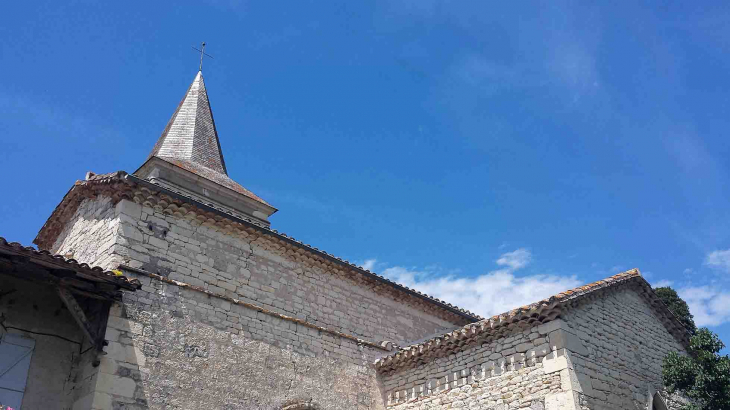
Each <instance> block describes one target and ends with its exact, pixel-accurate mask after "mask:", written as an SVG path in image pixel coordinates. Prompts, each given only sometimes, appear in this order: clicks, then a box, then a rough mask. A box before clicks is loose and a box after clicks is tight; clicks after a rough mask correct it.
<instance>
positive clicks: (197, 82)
mask: <svg viewBox="0 0 730 410" xmlns="http://www.w3.org/2000/svg"><path fill="white" fill-rule="evenodd" d="M153 157H158V158H160V159H163V160H165V161H166V162H169V163H171V164H174V165H176V166H178V167H180V168H182V169H184V170H186V171H189V172H192V173H193V174H196V175H198V176H200V177H203V178H205V179H207V180H209V181H212V182H214V183H216V184H218V185H222V186H224V187H226V188H228V189H231V190H233V191H235V192H238V193H239V194H243V195H245V196H247V197H249V198H251V199H253V200H256V201H258V202H261V203H263V204H265V205H268V206H271V205H269V204H268V203H267V202H266V201H264V200H263V199H261V198H260V197H259V196H258V195H256V194H254V193H253V192H251V191H249V190H248V189H246V188H244V187H243V186H241V185H240V184H239V183H237V182H236V181H234V180H232V179H231V178H230V177H229V176H228V171H227V169H226V163H225V160H224V159H223V151H222V150H221V144H220V139H219V138H218V131H217V130H216V127H215V121H214V120H213V110H212V109H211V108H210V101H209V100H208V92H207V90H206V88H205V81H204V80H203V73H202V72H198V74H197V75H196V76H195V79H193V82H192V83H191V84H190V87H188V90H187V92H186V93H185V96H184V97H183V99H182V101H180V104H178V106H177V109H176V110H175V112H174V113H173V114H172V117H171V118H170V121H169V122H168V123H167V126H166V127H165V130H164V131H162V135H160V138H159V139H158V140H157V143H156V144H155V146H154V148H152V152H150V155H149V156H148V157H147V160H149V159H151V158H153Z"/></svg>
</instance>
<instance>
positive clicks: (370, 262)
mask: <svg viewBox="0 0 730 410" xmlns="http://www.w3.org/2000/svg"><path fill="white" fill-rule="evenodd" d="M377 261H378V260H377V259H367V260H365V262H363V263H361V264H360V267H361V268H363V269H365V270H369V271H372V270H373V268H374V267H375V263H376V262H377Z"/></svg>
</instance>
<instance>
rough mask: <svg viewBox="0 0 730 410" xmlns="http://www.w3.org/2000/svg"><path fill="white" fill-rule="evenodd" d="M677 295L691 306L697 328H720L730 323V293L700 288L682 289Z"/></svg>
mask: <svg viewBox="0 0 730 410" xmlns="http://www.w3.org/2000/svg"><path fill="white" fill-rule="evenodd" d="M677 293H679V296H680V297H682V299H684V300H685V301H686V302H687V304H688V305H689V310H690V312H692V314H693V315H694V320H695V323H696V324H697V326H718V325H721V324H723V323H727V322H730V292H728V291H723V290H721V289H717V288H715V287H710V286H698V287H686V288H682V289H679V290H678V291H677Z"/></svg>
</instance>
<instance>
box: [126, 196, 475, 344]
mask: <svg viewBox="0 0 730 410" xmlns="http://www.w3.org/2000/svg"><path fill="white" fill-rule="evenodd" d="M116 211H117V217H118V218H119V233H118V235H119V238H118V239H117V241H116V245H115V247H114V253H115V255H118V256H119V257H121V259H123V261H124V263H125V264H127V265H129V266H131V267H134V268H141V269H144V270H146V271H149V272H152V273H158V274H160V275H162V276H165V277H167V278H170V279H174V280H177V281H180V282H184V283H187V284H190V285H194V286H199V287H202V288H204V289H206V290H209V291H211V292H213V293H215V294H220V295H224V296H227V297H232V298H236V299H240V300H243V301H245V302H249V303H252V304H256V305H258V306H261V307H263V308H265V309H269V310H272V311H275V312H279V313H282V314H286V315H291V316H295V317H297V318H299V319H302V320H306V321H307V322H311V323H313V324H316V325H319V326H323V327H327V328H332V329H335V330H337V331H341V332H344V333H349V334H353V335H355V336H357V337H360V338H363V339H366V340H370V341H383V340H387V341H392V342H395V343H398V344H404V343H406V342H408V341H412V340H418V339H421V338H423V337H425V336H428V335H432V334H438V333H442V332H444V331H447V330H451V329H454V328H455V327H457V326H458V325H464V324H466V323H468V321H467V320H466V319H464V318H463V317H460V316H457V315H455V314H453V313H450V312H447V311H445V310H444V309H442V308H439V307H437V306H435V305H434V304H432V303H428V302H426V301H423V300H422V299H420V298H417V297H415V296H412V295H409V294H406V293H405V292H402V291H398V290H395V289H393V288H392V287H390V286H389V285H386V284H383V283H380V282H376V281H374V280H373V279H370V278H366V277H364V276H363V275H361V274H359V273H357V272H355V271H354V270H352V269H349V268H345V267H338V266H336V265H335V264H327V263H323V261H322V260H319V259H318V257H315V256H314V255H313V254H312V253H309V252H307V251H304V250H301V249H292V248H291V247H286V246H284V245H283V244H281V243H278V242H277V241H276V240H274V239H273V238H272V236H271V235H268V234H263V233H260V232H257V231H254V230H251V232H249V233H243V234H242V235H233V234H230V233H225V232H220V231H219V230H216V229H214V228H212V227H209V226H207V225H206V224H201V221H198V220H197V219H193V220H186V219H182V218H179V217H176V216H172V215H166V214H162V213H160V212H157V211H155V210H153V209H152V208H149V207H143V206H141V205H138V204H135V203H134V202H131V201H128V200H122V201H121V202H119V203H118V204H117V206H116Z"/></svg>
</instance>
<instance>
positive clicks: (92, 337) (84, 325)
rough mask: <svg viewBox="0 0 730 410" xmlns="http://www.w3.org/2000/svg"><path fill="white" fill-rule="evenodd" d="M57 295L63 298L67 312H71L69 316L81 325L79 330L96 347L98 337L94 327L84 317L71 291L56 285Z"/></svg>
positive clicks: (82, 310)
mask: <svg viewBox="0 0 730 410" xmlns="http://www.w3.org/2000/svg"><path fill="white" fill-rule="evenodd" d="M58 295H59V296H60V297H61V300H63V303H64V304H66V307H67V308H68V310H69V312H71V316H73V317H74V319H76V323H78V324H79V326H81V330H83V331H84V334H85V335H86V337H87V338H89V341H90V342H91V344H93V345H95V346H97V347H98V346H99V337H98V335H97V331H96V328H95V327H94V326H93V325H92V324H91V323H89V320H88V319H87V318H86V314H85V313H84V309H83V308H82V307H81V306H79V303H78V302H77V301H76V298H74V296H73V295H72V294H71V292H70V291H69V290H68V289H66V288H65V287H58Z"/></svg>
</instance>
